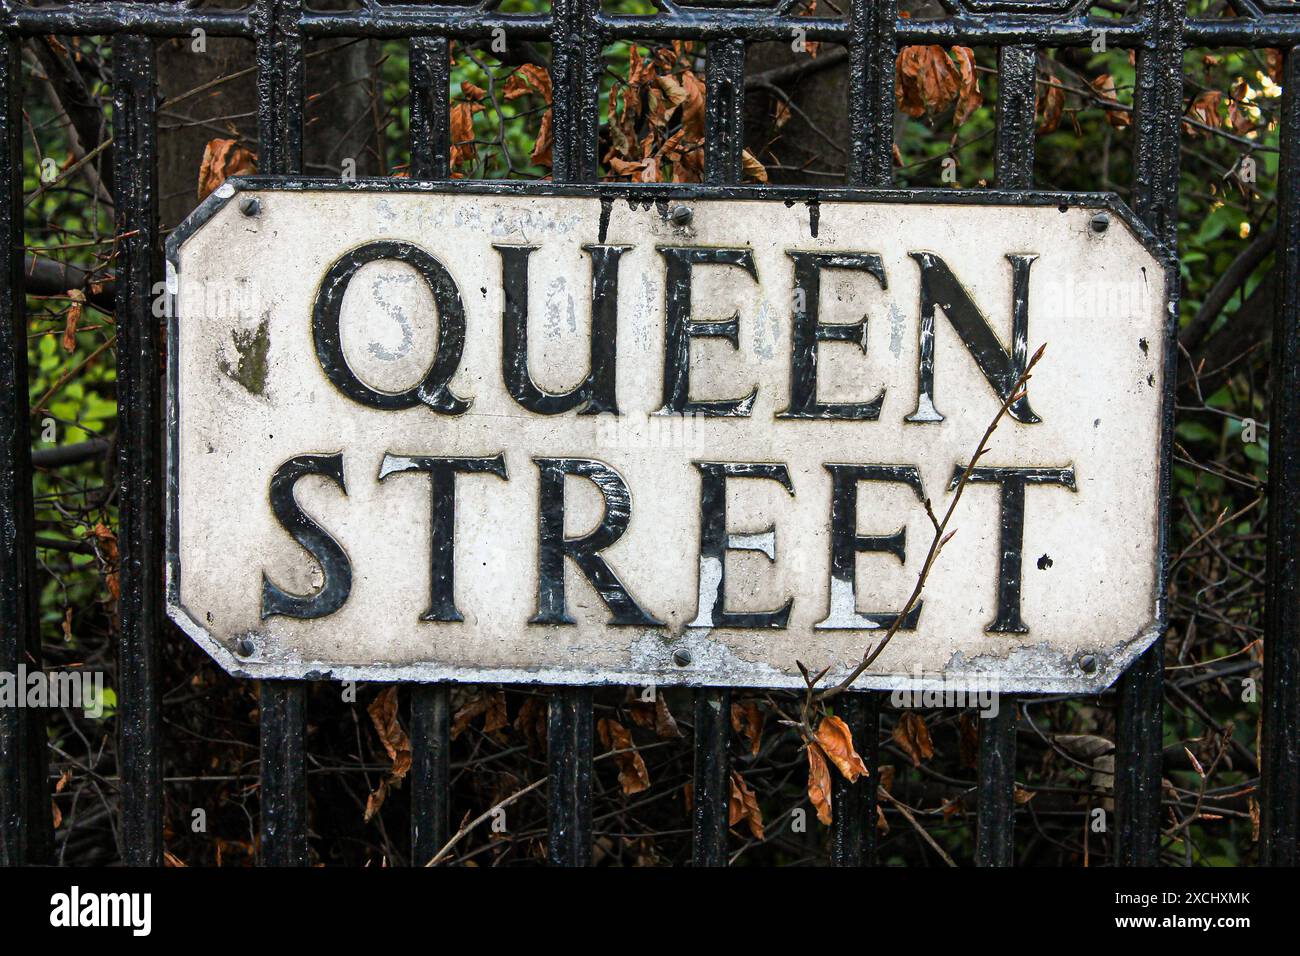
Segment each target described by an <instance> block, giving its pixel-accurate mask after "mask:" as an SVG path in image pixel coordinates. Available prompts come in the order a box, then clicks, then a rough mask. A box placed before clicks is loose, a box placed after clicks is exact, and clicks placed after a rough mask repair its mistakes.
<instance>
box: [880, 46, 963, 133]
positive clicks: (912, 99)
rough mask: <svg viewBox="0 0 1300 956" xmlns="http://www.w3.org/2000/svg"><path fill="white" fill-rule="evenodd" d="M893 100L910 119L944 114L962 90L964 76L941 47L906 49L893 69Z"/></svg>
mask: <svg viewBox="0 0 1300 956" xmlns="http://www.w3.org/2000/svg"><path fill="white" fill-rule="evenodd" d="M894 79H895V85H894V99H895V101H896V102H897V104H898V107H899V109H901V110H902V111H903V112H904V113H906V114H907V115H908V116H913V117H917V116H922V115H924V114H926V113H929V114H931V115H934V114H936V113H941V112H943V111H944V110H946V109H947V108H948V107H949V106H951V105H952V103H953V100H955V99H956V98H957V93H958V91H959V90H960V89H961V72H960V70H958V68H957V65H956V64H955V63H953V61H952V57H950V56H949V55H948V51H947V50H945V49H944V48H943V47H941V46H935V45H931V46H906V47H903V49H901V50H900V51H899V53H898V60H897V61H896V62H895V66H894Z"/></svg>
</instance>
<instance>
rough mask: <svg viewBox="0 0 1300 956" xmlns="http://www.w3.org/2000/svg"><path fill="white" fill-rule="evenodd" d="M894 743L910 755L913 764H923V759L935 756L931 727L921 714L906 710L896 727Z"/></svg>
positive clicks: (917, 765) (916, 765) (915, 765)
mask: <svg viewBox="0 0 1300 956" xmlns="http://www.w3.org/2000/svg"><path fill="white" fill-rule="evenodd" d="M893 736H894V743H896V744H898V746H899V747H901V748H902V749H903V752H904V753H906V754H907V755H908V756H909V757H911V758H912V766H913V767H919V766H921V761H923V760H929V759H930V758H931V757H933V756H934V744H933V743H931V741H930V729H929V728H928V727H926V726H925V721H924V720H922V719H921V717H920V715H919V714H915V713H913V712H912V711H910V710H908V711H904V712H903V715H902V716H901V717H899V718H898V725H897V726H896V727H895V728H894V734H893Z"/></svg>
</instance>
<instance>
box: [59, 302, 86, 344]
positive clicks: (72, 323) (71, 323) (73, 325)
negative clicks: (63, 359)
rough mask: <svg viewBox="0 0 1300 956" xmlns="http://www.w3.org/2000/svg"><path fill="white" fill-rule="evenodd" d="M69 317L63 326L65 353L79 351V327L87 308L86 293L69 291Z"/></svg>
mask: <svg viewBox="0 0 1300 956" xmlns="http://www.w3.org/2000/svg"><path fill="white" fill-rule="evenodd" d="M68 299H69V301H71V303H72V304H71V305H69V306H68V315H67V318H66V320H65V323H64V326H63V351H65V352H75V351H77V327H78V326H79V325H80V324H81V314H82V311H83V310H84V309H85V307H86V293H84V292H82V291H81V290H80V289H69V290H68Z"/></svg>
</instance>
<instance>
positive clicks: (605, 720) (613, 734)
mask: <svg viewBox="0 0 1300 956" xmlns="http://www.w3.org/2000/svg"><path fill="white" fill-rule="evenodd" d="M596 731H597V733H598V734H600V742H601V743H602V744H603V745H604V746H605V749H606V750H613V751H619V752H617V753H615V754H614V760H615V762H616V763H617V764H618V782H619V783H620V784H622V786H623V792H624V793H625V794H628V795H629V796H630V795H631V794H634V793H640V792H641V791H642V790H647V789H649V787H650V772H649V771H648V770H647V769H646V766H645V761H644V760H642V759H641V755H640V754H639V753H637V750H636V745H635V744H633V743H632V734H631V732H630V731H628V729H627V728H626V727H624V726H623V725H622V724H620V723H619V722H618V721H617V720H614V719H613V718H612V717H602V718H600V720H599V721H598V722H597V724H596Z"/></svg>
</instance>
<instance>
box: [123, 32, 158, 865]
mask: <svg viewBox="0 0 1300 956" xmlns="http://www.w3.org/2000/svg"><path fill="white" fill-rule="evenodd" d="M153 43H154V41H153V40H152V39H150V38H149V37H144V36H137V35H135V34H121V35H119V36H117V37H116V38H115V39H114V41H113V87H114V88H113V160H114V163H113V183H114V185H113V191H114V200H115V208H116V210H117V230H118V235H119V236H122V237H123V238H122V239H121V240H120V241H119V245H118V254H117V276H118V279H117V303H116V310H115V311H116V316H117V395H118V443H117V463H118V515H119V519H118V521H119V524H118V532H117V542H118V551H119V554H120V556H121V558H120V560H121V566H120V572H121V600H120V605H119V606H120V608H121V617H122V627H121V634H120V636H119V642H118V682H119V686H118V694H119V700H120V712H119V715H118V748H119V752H120V755H121V760H122V767H121V770H120V777H121V791H122V858H123V859H124V860H125V861H126V862H127V863H132V864H137V865H143V866H157V865H160V864H161V863H162V800H163V796H162V767H161V763H160V753H159V740H158V731H159V716H158V692H159V691H158V680H157V670H158V642H159V639H160V637H161V629H162V626H163V622H164V620H165V615H164V612H163V600H162V598H163V590H162V588H163V578H162V548H163V525H162V516H163V503H162V502H163V486H162V434H163V430H162V387H161V381H160V376H159V370H160V368H161V362H160V360H161V354H162V353H161V351H160V338H161V336H160V331H161V329H160V323H159V320H158V319H157V318H155V316H154V314H153V299H152V294H153V278H154V276H155V275H157V274H158V271H157V268H156V266H157V260H158V258H159V251H160V250H159V246H158V226H157V222H158V214H157V189H156V187H155V180H156V177H157V163H156V158H157V144H156V133H155V126H154V122H155V121H154V116H155V111H156V108H157V93H156V82H155V76H154V60H153Z"/></svg>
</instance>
